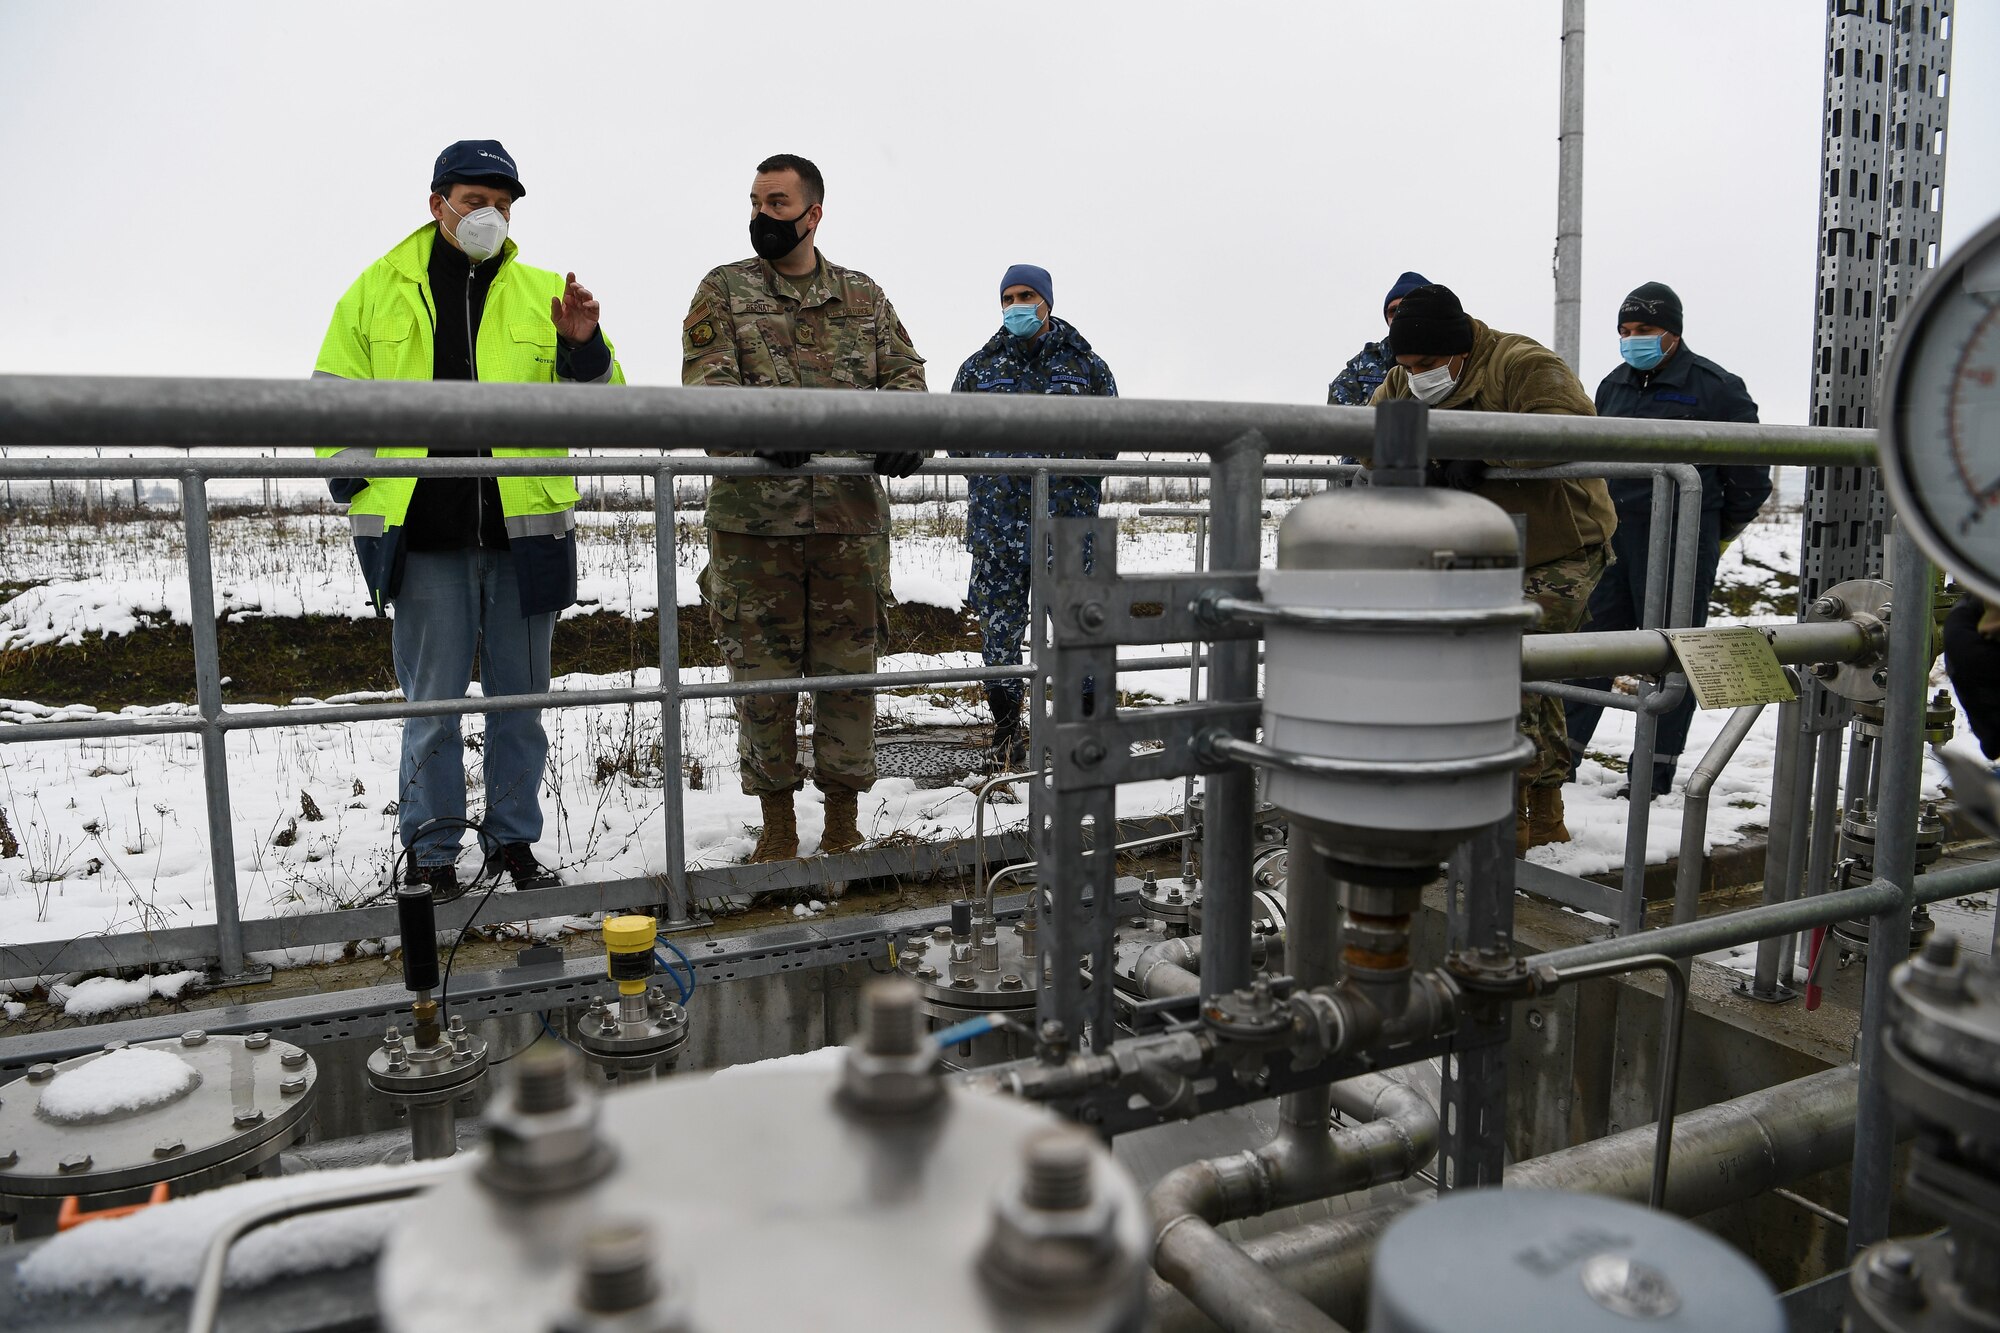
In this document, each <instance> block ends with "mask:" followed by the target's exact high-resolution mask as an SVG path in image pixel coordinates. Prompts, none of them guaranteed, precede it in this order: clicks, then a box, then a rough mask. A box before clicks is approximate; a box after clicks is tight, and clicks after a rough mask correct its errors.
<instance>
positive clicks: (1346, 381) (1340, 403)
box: [1326, 338, 1396, 407]
mask: <svg viewBox="0 0 2000 1333" xmlns="http://www.w3.org/2000/svg"><path fill="white" fill-rule="evenodd" d="M1395 364H1396V354H1395V353H1394V352H1392V351H1390V350H1389V340H1388V339H1387V338H1384V339H1383V340H1382V341H1381V342H1378V343H1369V344H1367V345H1366V346H1365V347H1363V348H1362V349H1361V350H1360V351H1358V352H1356V353H1355V354H1354V357H1353V359H1352V360H1350V361H1349V362H1348V363H1347V365H1346V367H1345V368H1344V369H1343V370H1342V371H1341V372H1340V373H1339V374H1338V375H1336V376H1334V377H1333V383H1331V384H1329V385H1327V386H1326V401H1327V403H1328V405H1329V406H1333V407H1366V406H1368V400H1369V399H1370V398H1371V397H1373V396H1374V394H1375V390H1376V389H1377V388H1378V387H1380V385H1381V383H1382V381H1383V380H1384V379H1385V378H1387V377H1388V374H1389V368H1390V367H1391V366H1393V365H1395Z"/></svg>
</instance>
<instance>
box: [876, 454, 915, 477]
mask: <svg viewBox="0 0 2000 1333" xmlns="http://www.w3.org/2000/svg"><path fill="white" fill-rule="evenodd" d="M923 465H924V455H923V454H920V453H909V454H877V455H875V470H876V471H877V472H878V473H880V474H881V475H883V476H885V477H907V476H909V475H910V474H911V473H913V472H915V471H916V470H917V469H918V468H920V467H922V466H923Z"/></svg>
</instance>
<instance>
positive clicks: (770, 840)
mask: <svg viewBox="0 0 2000 1333" xmlns="http://www.w3.org/2000/svg"><path fill="white" fill-rule="evenodd" d="M757 799H758V800H759V801H761V802H763V805H764V835H763V836H762V837H760V838H758V839H757V845H756V846H755V847H754V848H752V849H751V851H750V861H749V864H751V865H762V864H763V863H764V862H766V861H796V860H798V859H799V819H798V813H797V812H796V811H795V810H793V809H792V794H791V793H790V792H788V791H774V792H765V793H764V794H763V795H762V796H759V797H758V798H757Z"/></svg>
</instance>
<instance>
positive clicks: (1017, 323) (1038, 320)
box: [1000, 305, 1042, 338]
mask: <svg viewBox="0 0 2000 1333" xmlns="http://www.w3.org/2000/svg"><path fill="white" fill-rule="evenodd" d="M1000 322H1001V323H1002V324H1004V325H1006V326H1007V332H1009V333H1011V334H1013V335H1014V336H1015V337H1016V338H1032V337H1034V336H1035V335H1036V334H1037V333H1040V332H1041V331H1042V317H1041V316H1040V315H1039V314H1037V313H1035V307H1033V306H1031V305H1010V306H1008V307H1007V308H1006V309H1005V310H1004V311H1002V312H1001V314H1000Z"/></svg>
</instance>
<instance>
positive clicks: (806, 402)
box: [0, 375, 1875, 467]
mask: <svg viewBox="0 0 2000 1333" xmlns="http://www.w3.org/2000/svg"><path fill="white" fill-rule="evenodd" d="M800 432H808V433H810V434H811V436H812V439H813V444H814V447H816V448H818V449H822V450H839V451H852V452H857V453H863V454H872V453H893V452H899V451H906V450H909V449H913V448H916V449H935V448H943V449H947V450H967V451H983V450H995V451H999V452H1002V453H1015V454H1030V453H1043V454H1056V455H1060V454H1064V453H1074V454H1083V455H1088V454H1092V453H1100V454H1101V453H1115V452H1126V453H1141V452H1152V453H1164V454H1189V453H1207V454H1212V453H1215V452H1217V451H1219V450H1221V449H1223V448H1224V447H1226V446H1228V445H1229V444H1230V443H1232V442H1233V441H1235V440H1237V439H1239V438H1241V437H1242V436H1244V435H1246V434H1251V433H1254V434H1255V435H1256V436H1258V437H1259V440H1260V443H1261V446H1262V448H1263V449H1264V450H1265V451H1267V452H1271V453H1292V454H1328V453H1338V454H1347V455H1351V456H1354V457H1360V458H1365V457H1369V456H1371V455H1372V454H1373V452H1374V433H1375V413H1374V411H1373V410H1372V409H1370V408H1365V407H1326V406H1307V405H1294V404H1282V403H1205V402H1185V401H1180V400H1173V399H1157V398H1061V399H1057V398H1041V397H1035V396H1032V395H1018V396H1017V395H1008V397H1007V401H1005V402H1001V401H997V400H996V399H995V398H994V396H993V395H986V394H923V393H813V394H802V393H799V392H797V391H796V390H791V389H780V388H769V389H747V388H734V387H731V388H695V389H687V388H678V387H652V386H639V385H621V386H619V387H617V388H612V389H603V390H591V391H579V390H578V389H577V388H575V387H574V386H571V385H553V384H472V383H456V382H451V383H431V382H403V383H398V382H391V381H363V380H324V379H322V380H248V379H170V378H138V377H134V378H121V377H110V376H94V375H9V376H0V448H18V447H32V448H92V449H96V448H105V447H125V446H158V447H168V448H196V449H268V448H270V447H271V446H272V444H273V442H274V441H283V442H284V443H286V444H288V445H294V446H306V447H325V448H357V447H374V446H381V447H388V448H394V447H407V445H408V444H409V442H410V441H411V440H424V441H427V442H428V443H430V444H431V445H432V446H433V447H437V448H446V449H465V450H469V451H473V452H477V451H478V450H480V449H485V448H490V447H491V445H492V442H493V441H494V440H495V439H504V440H506V441H507V442H508V443H509V445H510V446H514V447H519V448H554V449H567V448H576V447H589V448H593V449H598V448H612V449H620V448H622V449H641V450H663V449H676V448H682V449H697V450H709V449H716V450H732V449H733V450H740V451H745V452H747V451H750V450H753V449H757V448H762V447H767V446H768V444H769V442H770V441H771V440H772V439H774V438H778V437H780V436H784V435H794V436H795V435H797V434H799V433H800ZM1430 442H1431V443H1430V453H1431V456H1432V457H1434V458H1514V457H1522V456H1528V457H1533V458H1537V459H1542V460H1547V461H1551V462H1559V461H1570V460H1574V461H1584V462H1588V461H1596V460H1600V459H1605V458H1611V459H1616V460H1617V461H1619V462H1621V463H1628V462H1629V463H1653V462H1660V463H1686V462H1694V463H1767V464H1775V465H1801V464H1807V465H1833V466H1846V467H1865V466H1871V465H1873V464H1874V462H1875V433H1874V432H1873V431H1869V430H1847V429H1840V428H1835V427H1827V426H1762V425H1739V424H1735V423H1722V422H1706V421H1704V422H1680V421H1649V420H1639V419H1633V418H1623V417H1595V416H1592V417H1580V416H1547V415H1518V414H1514V413H1500V412H1434V413H1432V414H1431V420H1430Z"/></svg>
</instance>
